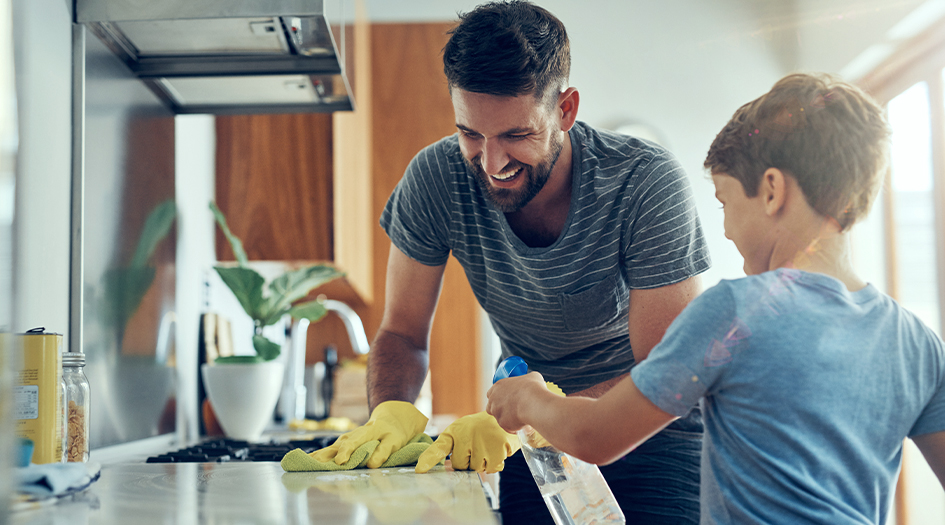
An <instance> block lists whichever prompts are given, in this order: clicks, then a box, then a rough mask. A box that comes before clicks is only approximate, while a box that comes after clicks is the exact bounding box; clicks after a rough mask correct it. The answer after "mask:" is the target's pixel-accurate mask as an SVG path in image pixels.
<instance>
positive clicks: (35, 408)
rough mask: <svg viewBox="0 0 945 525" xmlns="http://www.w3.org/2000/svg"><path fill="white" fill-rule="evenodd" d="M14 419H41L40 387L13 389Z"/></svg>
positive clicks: (24, 386) (17, 387)
mask: <svg viewBox="0 0 945 525" xmlns="http://www.w3.org/2000/svg"><path fill="white" fill-rule="evenodd" d="M13 417H14V419H36V418H38V417H39V386H37V385H23V386H15V387H13Z"/></svg>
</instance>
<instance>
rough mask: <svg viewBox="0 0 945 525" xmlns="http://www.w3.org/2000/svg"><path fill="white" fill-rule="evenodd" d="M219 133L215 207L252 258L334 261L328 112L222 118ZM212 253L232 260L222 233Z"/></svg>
mask: <svg viewBox="0 0 945 525" xmlns="http://www.w3.org/2000/svg"><path fill="white" fill-rule="evenodd" d="M216 131H217V154H216V163H217V164H216V176H217V180H216V202H217V205H218V206H219V207H220V209H221V210H222V211H223V213H224V214H225V215H226V218H227V222H228V223H229V226H230V229H231V230H232V231H233V233H234V234H236V236H237V237H239V238H240V239H242V241H243V245H244V248H245V249H246V255H247V256H248V257H249V259H251V260H278V261H283V260H284V261H316V260H317V261H331V260H332V257H333V252H332V246H333V243H332V212H333V210H332V184H331V174H332V120H331V115H330V114H321V113H315V114H297V115H239V116H219V117H217V118H216ZM216 253H217V259H219V260H221V261H232V260H234V257H233V252H232V251H231V250H230V247H229V244H228V243H227V242H226V239H225V238H224V237H223V234H222V233H221V232H220V229H219V228H217V230H216Z"/></svg>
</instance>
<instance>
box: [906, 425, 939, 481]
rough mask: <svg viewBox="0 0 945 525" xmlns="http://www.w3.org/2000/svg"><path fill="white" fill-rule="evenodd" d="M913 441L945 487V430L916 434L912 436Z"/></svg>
mask: <svg viewBox="0 0 945 525" xmlns="http://www.w3.org/2000/svg"><path fill="white" fill-rule="evenodd" d="M912 441H913V442H914V443H915V444H916V446H917V447H919V450H921V451H922V455H923V456H925V461H927V462H928V464H929V466H930V467H932V472H935V476H936V477H938V481H939V483H941V484H942V487H943V488H945V431H942V432H932V433H931V434H923V435H921V436H916V437H914V438H912Z"/></svg>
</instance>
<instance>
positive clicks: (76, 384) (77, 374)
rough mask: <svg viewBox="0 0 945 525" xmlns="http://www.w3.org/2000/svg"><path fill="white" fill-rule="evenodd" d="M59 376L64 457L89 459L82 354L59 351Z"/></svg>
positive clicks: (86, 383) (87, 394)
mask: <svg viewBox="0 0 945 525" xmlns="http://www.w3.org/2000/svg"><path fill="white" fill-rule="evenodd" d="M62 380H63V382H64V383H65V395H64V396H63V398H64V401H65V410H64V412H65V423H66V440H65V441H66V450H65V451H64V452H63V456H64V458H65V460H66V461H72V462H77V461H78V462H85V461H88V460H89V406H90V390H89V379H88V377H86V376H85V354H83V353H77V352H66V353H64V354H62Z"/></svg>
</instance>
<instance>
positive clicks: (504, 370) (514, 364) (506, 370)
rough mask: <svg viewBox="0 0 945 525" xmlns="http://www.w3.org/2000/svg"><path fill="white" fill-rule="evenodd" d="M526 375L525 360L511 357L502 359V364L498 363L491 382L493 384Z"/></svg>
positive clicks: (526, 366)
mask: <svg viewBox="0 0 945 525" xmlns="http://www.w3.org/2000/svg"><path fill="white" fill-rule="evenodd" d="M527 373H528V365H527V364H525V360H524V359H522V358H521V357H518V356H515V355H513V356H512V357H509V358H506V359H503V360H502V362H501V363H499V368H496V370H495V375H494V376H492V382H493V383H495V382H496V381H498V380H500V379H505V378H506V377H515V376H523V375H525V374H527Z"/></svg>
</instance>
